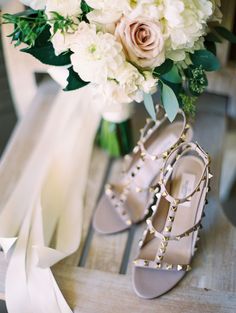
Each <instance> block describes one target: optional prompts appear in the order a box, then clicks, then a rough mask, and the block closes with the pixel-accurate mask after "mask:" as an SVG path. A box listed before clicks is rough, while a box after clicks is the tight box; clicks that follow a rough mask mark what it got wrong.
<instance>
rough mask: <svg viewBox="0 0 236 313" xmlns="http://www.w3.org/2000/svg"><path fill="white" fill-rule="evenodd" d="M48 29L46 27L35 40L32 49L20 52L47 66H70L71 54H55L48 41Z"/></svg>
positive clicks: (49, 35)
mask: <svg viewBox="0 0 236 313" xmlns="http://www.w3.org/2000/svg"><path fill="white" fill-rule="evenodd" d="M49 29H50V28H48V27H47V28H45V30H44V31H43V32H42V33H41V34H40V35H39V37H38V38H37V39H36V41H35V45H34V46H33V47H30V48H24V49H22V50H21V51H22V52H25V53H29V54H31V55H32V56H34V57H35V58H36V59H38V60H39V61H40V62H42V63H44V64H47V65H53V66H64V65H68V64H70V63H71V60H70V56H71V52H66V53H62V54H60V55H59V56H57V55H56V54H55V50H54V48H53V45H52V43H51V42H50V41H49V39H50V37H51V34H50V31H49Z"/></svg>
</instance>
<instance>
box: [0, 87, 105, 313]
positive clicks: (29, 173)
mask: <svg viewBox="0 0 236 313" xmlns="http://www.w3.org/2000/svg"><path fill="white" fill-rule="evenodd" d="M99 107H100V106H99V103H97V99H96V95H95V94H94V90H93V86H91V85H90V86H87V87H85V88H83V89H81V90H79V91H76V92H71V93H65V92H60V93H59V95H58V96H57V99H56V100H55V101H54V102H52V103H44V104H42V103H39V104H36V105H35V106H32V107H31V109H30V111H29V112H28V114H27V115H26V116H25V117H24V119H23V121H22V122H21V123H20V125H19V126H18V128H17V130H16V132H15V134H14V136H13V138H12V140H11V143H10V145H9V147H8V149H7V151H6V153H5V155H4V157H3V159H2V160H1V164H0V194H1V195H3V197H2V200H0V244H1V246H2V248H3V249H4V252H5V253H6V254H7V253H8V255H9V266H8V269H7V275H6V302H7V308H8V311H9V313H45V312H47V313H57V312H58V313H59V312H63V313H71V309H70V308H69V306H68V305H67V303H66V301H65V299H64V298H63V295H62V294H61V292H60V290H59V288H58V286H57V283H56V281H55V279H54V277H53V275H52V272H51V270H50V267H51V266H52V265H54V264H55V263H57V262H58V261H60V260H62V259H63V258H65V257H67V256H68V255H70V254H72V253H74V252H75V251H76V250H77V249H78V247H79V244H80V239H81V229H82V219H83V217H82V211H83V199H84V194H85V190H86V183H87V177H88V170H89V162H90V157H91V153H92V147H93V141H94V138H95V134H96V131H97V127H98V125H99V121H100V117H101V112H100V111H99V109H98V108H99ZM45 110H46V111H47V114H45ZM35 114H37V118H36V117H35V116H34V115H35ZM45 116H46V118H45ZM33 117H34V118H35V119H39V120H40V119H41V118H42V119H45V120H44V121H43V123H42V127H41V131H39V130H37V136H36V135H35V134H34V124H33V123H32V121H34V118H33ZM27 130H28V132H27ZM29 131H31V134H32V137H31V136H30V134H29ZM24 139H25V140H24ZM30 140H31V141H32V142H30ZM34 140H35V142H34ZM22 145H25V147H24V146H22ZM27 145H30V147H27ZM25 149H27V153H25V151H24V150H25ZM25 158H27V161H26V160H25ZM21 168H22V170H20V169H21ZM9 175H10V176H12V178H10V179H9V181H8V179H7V177H8V176H9ZM1 178H2V179H1ZM7 182H8V184H7ZM52 239H54V242H52ZM9 250H10V252H9Z"/></svg>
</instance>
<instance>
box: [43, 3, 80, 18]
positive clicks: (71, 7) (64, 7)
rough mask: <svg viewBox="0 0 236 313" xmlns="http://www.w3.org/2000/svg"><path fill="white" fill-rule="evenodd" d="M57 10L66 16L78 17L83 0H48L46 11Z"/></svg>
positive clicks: (48, 13) (48, 12)
mask: <svg viewBox="0 0 236 313" xmlns="http://www.w3.org/2000/svg"><path fill="white" fill-rule="evenodd" d="M51 12H57V13H59V14H60V15H62V16H65V17H78V16H79V15H80V14H81V13H82V11H81V0H46V13H47V15H48V16H49V17H51V14H50V13H51Z"/></svg>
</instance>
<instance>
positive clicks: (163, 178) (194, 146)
mask: <svg viewBox="0 0 236 313" xmlns="http://www.w3.org/2000/svg"><path fill="white" fill-rule="evenodd" d="M178 151H180V153H177V154H176V157H175V159H174V160H172V162H171V164H170V163H169V160H170V158H171V157H172V156H173V155H174V154H175V153H176V152H178ZM189 151H196V152H197V153H198V155H199V156H200V157H201V159H202V160H203V162H204V163H205V167H204V170H203V172H202V175H201V177H200V179H199V181H198V183H197V185H196V188H195V189H194V190H193V191H192V192H191V193H190V194H189V195H187V196H186V197H184V198H181V199H180V198H175V197H173V196H172V195H170V194H169V192H168V190H167V189H166V185H167V181H168V179H169V176H170V175H166V173H168V172H169V173H170V172H172V171H173V164H174V163H176V162H178V160H179V159H180V158H181V156H183V155H184V154H186V153H187V152H189ZM209 164H210V158H209V155H208V154H207V153H206V152H205V151H204V150H203V149H202V148H201V147H200V146H199V145H198V143H183V144H181V145H180V146H179V147H177V148H175V149H174V150H173V151H172V152H171V153H170V154H169V155H168V157H167V159H166V161H165V164H164V167H163V169H162V170H161V175H160V185H161V187H162V196H163V197H164V198H165V199H166V200H167V201H168V202H170V203H171V204H172V205H178V204H180V203H184V202H187V201H191V199H192V197H193V195H194V194H195V193H196V192H197V191H199V188H200V185H201V183H202V181H203V180H207V181H208V180H209V179H210V178H211V177H212V174H210V173H209V171H208V167H209Z"/></svg>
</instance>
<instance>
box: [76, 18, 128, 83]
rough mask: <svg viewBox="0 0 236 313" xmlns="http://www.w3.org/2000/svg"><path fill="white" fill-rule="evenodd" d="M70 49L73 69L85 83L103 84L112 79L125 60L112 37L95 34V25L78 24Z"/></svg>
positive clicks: (119, 47)
mask: <svg viewBox="0 0 236 313" xmlns="http://www.w3.org/2000/svg"><path fill="white" fill-rule="evenodd" d="M70 48H71V50H72V52H74V53H73V55H72V56H71V62H72V65H73V68H74V70H75V71H76V72H77V73H78V74H79V76H80V77H81V78H82V79H83V80H84V81H86V82H92V83H96V84H103V83H106V82H107V80H108V79H114V78H115V77H116V76H117V72H118V69H119V68H120V66H122V64H123V63H124V59H125V57H124V55H123V52H122V46H121V44H120V43H118V42H117V41H116V39H115V37H114V36H113V35H111V34H108V33H105V34H104V33H102V32H97V31H96V27H95V25H89V24H86V23H85V22H82V23H80V25H79V28H78V31H77V32H76V33H75V35H74V38H73V40H72V43H71V47H70Z"/></svg>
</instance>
